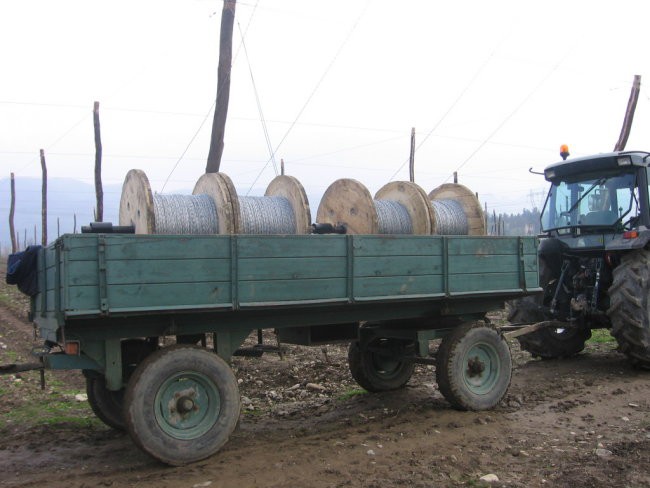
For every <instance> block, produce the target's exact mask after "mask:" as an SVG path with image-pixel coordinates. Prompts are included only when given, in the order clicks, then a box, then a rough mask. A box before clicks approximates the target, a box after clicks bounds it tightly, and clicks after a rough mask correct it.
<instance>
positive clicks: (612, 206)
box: [542, 172, 639, 232]
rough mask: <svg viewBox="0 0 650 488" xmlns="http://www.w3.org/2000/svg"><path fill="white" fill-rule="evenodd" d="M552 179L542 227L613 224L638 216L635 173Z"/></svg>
mask: <svg viewBox="0 0 650 488" xmlns="http://www.w3.org/2000/svg"><path fill="white" fill-rule="evenodd" d="M581 176H583V177H582V178H580V179H571V178H570V177H567V178H565V179H562V180H559V179H558V180H556V181H553V182H552V184H551V189H550V191H549V193H548V196H547V197H546V203H545V204H544V210H543V211H542V230H543V231H549V230H561V229H564V230H565V231H566V232H570V229H571V228H573V227H612V226H615V225H617V224H619V225H620V224H623V225H625V224H627V223H629V222H630V221H631V220H632V219H634V218H635V217H637V216H638V212H639V199H638V189H637V186H636V177H635V175H634V173H632V172H630V173H623V174H621V173H620V172H619V173H617V174H613V175H611V176H607V175H603V176H595V177H593V178H584V175H581Z"/></svg>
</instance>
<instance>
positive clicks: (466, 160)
mask: <svg viewBox="0 0 650 488" xmlns="http://www.w3.org/2000/svg"><path fill="white" fill-rule="evenodd" d="M567 56H568V53H567V55H565V56H564V57H563V58H562V59H561V60H560V61H558V62H557V63H556V64H555V65H554V66H553V67H552V68H551V70H550V71H549V72H548V73H547V74H546V76H544V77H543V78H542V79H541V80H540V82H539V83H538V84H537V85H535V87H534V88H533V89H532V90H531V91H530V92H529V93H528V95H526V97H524V99H523V100H522V101H521V102H520V103H519V104H518V105H517V106H516V107H515V108H514V110H513V111H512V112H510V113H509V114H508V115H507V116H506V117H505V118H504V119H503V120H502V121H501V123H500V124H499V125H498V126H497V127H496V128H495V129H494V130H493V131H492V132H490V134H489V135H488V136H487V137H486V138H485V139H484V140H483V142H481V143H480V144H479V145H478V147H477V148H476V149H475V150H474V151H472V153H471V154H470V155H469V156H468V157H467V158H466V159H465V161H463V162H462V163H461V164H460V165H459V166H458V167H457V168H456V169H455V170H454V172H458V171H459V170H460V169H461V168H462V167H463V166H465V165H466V164H467V163H468V162H469V161H470V160H471V159H472V158H473V157H474V156H475V155H476V154H477V153H478V152H479V151H480V150H481V149H483V146H485V145H486V144H487V143H488V142H489V140H490V139H492V138H493V137H494V136H495V135H496V134H497V132H499V131H500V130H501V129H502V128H503V126H504V125H506V123H507V122H508V121H509V120H510V119H511V118H512V117H514V115H515V114H516V113H517V112H519V110H520V109H521V107H523V106H524V105H525V104H526V103H527V102H528V100H530V99H531V98H532V96H533V95H534V94H535V93H537V90H539V89H540V88H541V87H542V85H543V84H544V83H545V82H546V80H548V79H549V78H550V77H551V75H552V74H553V73H555V71H556V70H557V69H558V67H559V66H560V64H562V62H563V61H564V59H566V57H567ZM451 176H452V175H449V176H447V179H446V180H445V183H446V182H447V181H449V179H450V178H451Z"/></svg>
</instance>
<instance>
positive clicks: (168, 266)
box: [106, 259, 230, 285]
mask: <svg viewBox="0 0 650 488" xmlns="http://www.w3.org/2000/svg"><path fill="white" fill-rule="evenodd" d="M134 275H135V279H134ZM136 280H137V281H138V282H139V283H141V284H154V283H188V282H192V283H201V282H215V281H217V282H230V260H229V259H195V260H189V259H182V260H181V259H166V260H164V261H163V262H162V263H158V264H157V265H156V266H152V263H151V261H110V262H109V263H107V270H106V281H107V283H108V284H109V285H123V284H132V283H133V282H134V281H136Z"/></svg>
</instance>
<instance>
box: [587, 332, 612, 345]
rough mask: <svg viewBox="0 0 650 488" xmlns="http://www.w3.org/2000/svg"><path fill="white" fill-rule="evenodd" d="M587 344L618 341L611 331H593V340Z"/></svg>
mask: <svg viewBox="0 0 650 488" xmlns="http://www.w3.org/2000/svg"><path fill="white" fill-rule="evenodd" d="M587 342H590V343H593V344H606V343H608V342H616V339H614V338H613V337H612V335H611V334H610V333H609V329H594V330H592V331H591V339H589V340H588V341H587Z"/></svg>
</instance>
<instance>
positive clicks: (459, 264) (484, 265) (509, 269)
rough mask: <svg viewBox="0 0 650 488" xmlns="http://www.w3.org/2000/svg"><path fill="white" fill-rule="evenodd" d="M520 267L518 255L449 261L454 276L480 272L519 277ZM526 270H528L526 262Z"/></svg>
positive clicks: (481, 255) (476, 257) (453, 258)
mask: <svg viewBox="0 0 650 488" xmlns="http://www.w3.org/2000/svg"><path fill="white" fill-rule="evenodd" d="M520 266H521V262H520V260H519V256H517V255H516V254H515V255H510V256H506V255H494V254H480V255H476V256H473V255H462V256H453V257H450V259H449V273H450V274H452V275H453V274H465V273H476V272H477V271H480V272H481V273H499V272H501V273H513V274H514V275H515V276H518V270H519V267H520ZM524 269H526V264H525V262H524ZM532 269H535V268H532Z"/></svg>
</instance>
